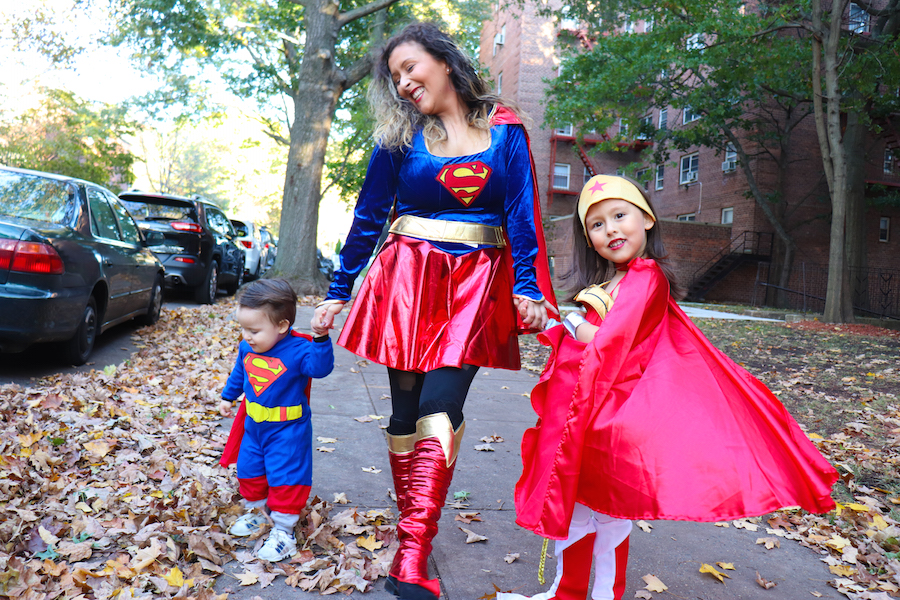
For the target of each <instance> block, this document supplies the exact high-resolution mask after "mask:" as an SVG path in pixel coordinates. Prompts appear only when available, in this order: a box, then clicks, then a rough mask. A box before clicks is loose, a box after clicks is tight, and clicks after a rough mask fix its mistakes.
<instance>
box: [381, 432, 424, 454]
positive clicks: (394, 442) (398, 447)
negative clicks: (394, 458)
mask: <svg viewBox="0 0 900 600" xmlns="http://www.w3.org/2000/svg"><path fill="white" fill-rule="evenodd" d="M417 439H418V438H417V436H416V434H415V433H408V434H406V435H391V434H390V433H389V434H387V443H388V452H390V453H391V454H409V453H410V452H412V451H413V450H415V449H416V440H417Z"/></svg>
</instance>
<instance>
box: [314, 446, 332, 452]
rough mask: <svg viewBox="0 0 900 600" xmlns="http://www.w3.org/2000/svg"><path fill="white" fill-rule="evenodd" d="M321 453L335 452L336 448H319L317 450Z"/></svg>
mask: <svg viewBox="0 0 900 600" xmlns="http://www.w3.org/2000/svg"><path fill="white" fill-rule="evenodd" d="M316 450H317V451H319V452H334V448H333V447H332V446H319V447H318V448H316Z"/></svg>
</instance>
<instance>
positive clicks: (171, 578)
mask: <svg viewBox="0 0 900 600" xmlns="http://www.w3.org/2000/svg"><path fill="white" fill-rule="evenodd" d="M163 579H165V580H166V583H168V584H169V585H171V586H172V587H176V588H180V587H181V586H183V585H184V573H182V572H181V569H179V568H178V567H172V568H171V569H169V572H168V573H166V574H165V575H163Z"/></svg>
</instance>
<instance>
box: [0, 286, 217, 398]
mask: <svg viewBox="0 0 900 600" xmlns="http://www.w3.org/2000/svg"><path fill="white" fill-rule="evenodd" d="M219 297H220V298H221V297H222V292H221V291H219ZM196 305H197V304H196V302H194V301H193V300H192V299H190V297H189V296H185V295H183V294H176V293H173V292H171V291H167V292H166V296H165V305H164V306H165V307H166V308H177V307H179V306H196ZM138 328H139V325H138V324H137V323H135V322H133V321H129V322H127V323H122V324H121V325H117V326H115V327H113V328H112V329H108V330H107V331H105V332H104V333H103V335H101V336H99V337H98V338H97V342H96V343H95V345H94V351H93V352H92V353H91V356H90V358H89V359H88V362H87V363H85V364H84V365H82V366H80V367H73V366H71V365H67V364H65V363H64V362H62V359H61V358H59V356H58V355H57V352H56V351H55V349H54V348H53V347H52V346H50V345H36V346H32V347H30V348H28V349H26V350H25V351H24V352H21V353H18V354H0V385H3V384H7V383H17V384H19V385H22V386H28V385H31V383H32V380H34V379H40V378H41V377H46V376H48V375H56V374H63V373H77V372H82V371H90V370H92V369H102V368H103V367H105V366H107V365H117V364H119V363H120V362H122V361H123V360H126V359H127V358H129V357H130V356H131V355H132V354H133V353H134V351H135V350H136V348H135V345H134V342H132V341H131V335H132V334H133V333H134V332H135V331H136V330H137V329H138Z"/></svg>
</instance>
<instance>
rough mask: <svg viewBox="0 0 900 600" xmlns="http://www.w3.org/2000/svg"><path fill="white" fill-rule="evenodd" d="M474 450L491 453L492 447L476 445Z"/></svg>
mask: <svg viewBox="0 0 900 600" xmlns="http://www.w3.org/2000/svg"><path fill="white" fill-rule="evenodd" d="M475 449H476V450H478V451H480V452H493V451H494V447H493V446H491V445H490V444H476V445H475Z"/></svg>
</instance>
